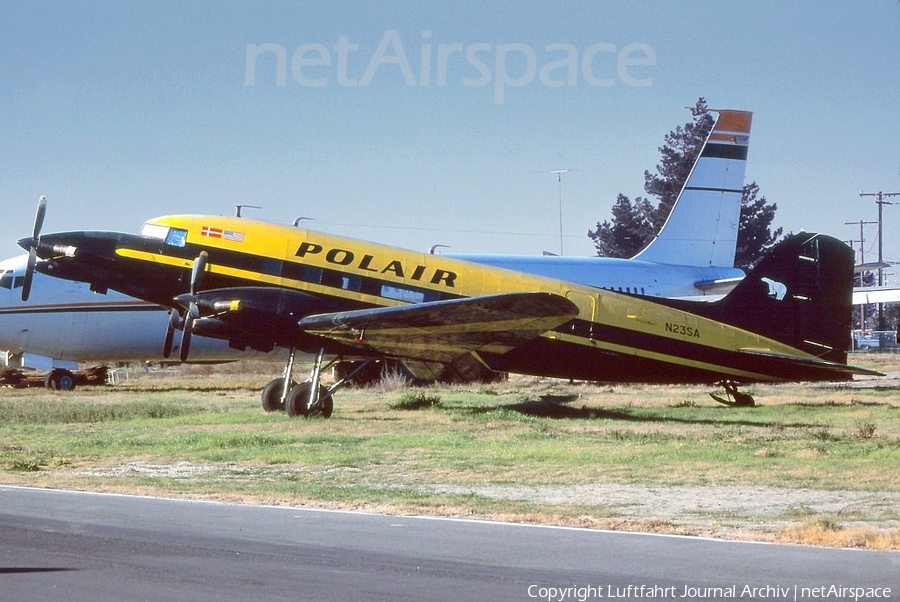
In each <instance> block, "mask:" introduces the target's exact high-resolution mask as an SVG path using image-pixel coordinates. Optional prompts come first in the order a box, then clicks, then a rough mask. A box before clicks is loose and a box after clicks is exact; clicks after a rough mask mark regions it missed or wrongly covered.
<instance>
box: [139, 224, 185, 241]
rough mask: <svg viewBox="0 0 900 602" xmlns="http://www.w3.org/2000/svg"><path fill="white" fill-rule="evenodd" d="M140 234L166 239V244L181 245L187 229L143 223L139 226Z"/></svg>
mask: <svg viewBox="0 0 900 602" xmlns="http://www.w3.org/2000/svg"><path fill="white" fill-rule="evenodd" d="M141 236H149V237H151V238H159V239H160V240H164V241H166V244H167V245H170V246H173V247H183V246H184V245H185V243H186V242H187V230H182V229H180V228H169V227H168V226H160V225H159V224H144V225H143V226H142V227H141Z"/></svg>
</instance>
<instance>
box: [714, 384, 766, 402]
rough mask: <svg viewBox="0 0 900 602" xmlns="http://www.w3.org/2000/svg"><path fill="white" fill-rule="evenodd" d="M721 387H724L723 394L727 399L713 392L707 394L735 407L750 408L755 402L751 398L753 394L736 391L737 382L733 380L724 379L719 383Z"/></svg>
mask: <svg viewBox="0 0 900 602" xmlns="http://www.w3.org/2000/svg"><path fill="white" fill-rule="evenodd" d="M719 384H720V385H721V386H722V388H723V389H725V395H726V396H727V399H725V398H723V397H719V396H718V395H716V394H715V393H710V394H709V396H710V397H712V398H713V399H715V400H716V401H718V402H719V403H721V404H724V405H727V406H731V407H735V408H752V407H753V406H755V405H756V402H755V401H754V400H753V396H752V395H750V394H749V393H741V392H740V391H738V384H737V383H736V382H734V381H730V380H726V381H722V382H721V383H719Z"/></svg>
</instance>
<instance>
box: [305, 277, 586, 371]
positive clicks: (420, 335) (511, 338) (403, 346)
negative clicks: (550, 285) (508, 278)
mask: <svg viewBox="0 0 900 602" xmlns="http://www.w3.org/2000/svg"><path fill="white" fill-rule="evenodd" d="M576 315H578V307H577V306H576V305H575V304H574V303H572V302H571V301H569V300H568V299H566V298H564V297H561V296H559V295H553V294H549V293H510V294H500V295H489V296H482V297H471V298H467V299H454V300H450V301H435V302H430V303H418V304H413V305H403V306H399V307H383V308H376V309H362V310H355V311H345V312H336V313H328V314H318V315H311V316H307V317H305V318H302V319H301V320H300V321H299V322H298V324H299V326H300V329H301V330H303V331H304V332H305V333H306V334H311V335H317V336H321V337H325V338H328V339H331V340H334V341H337V342H339V343H342V344H344V345H348V346H350V347H351V348H357V349H359V350H360V351H365V352H368V353H377V354H380V355H387V356H392V357H397V358H407V359H413V360H421V361H425V362H441V363H447V364H456V363H459V362H460V361H463V360H467V359H471V357H472V356H473V355H474V356H475V358H476V359H478V354H479V352H489V353H505V352H507V351H510V350H511V349H514V348H515V347H518V346H519V345H521V344H523V343H525V342H527V341H529V340H531V339H533V338H535V337H538V336H540V335H541V334H543V333H545V332H547V331H548V330H552V329H554V328H556V327H557V326H559V325H561V324H564V323H565V322H568V321H569V320H571V319H573V318H574V317H575V316H576ZM479 361H480V360H479Z"/></svg>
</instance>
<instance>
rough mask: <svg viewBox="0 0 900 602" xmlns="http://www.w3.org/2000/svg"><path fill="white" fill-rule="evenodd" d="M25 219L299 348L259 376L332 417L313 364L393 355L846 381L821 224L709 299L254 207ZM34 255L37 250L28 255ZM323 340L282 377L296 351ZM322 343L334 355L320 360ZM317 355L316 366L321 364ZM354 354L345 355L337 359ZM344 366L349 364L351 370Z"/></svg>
mask: <svg viewBox="0 0 900 602" xmlns="http://www.w3.org/2000/svg"><path fill="white" fill-rule="evenodd" d="M44 211H45V209H44V205H43V203H42V204H41V205H39V209H38V214H37V217H36V220H35V229H34V233H33V235H32V236H31V237H29V238H23V239H22V240H20V241H19V244H20V245H21V246H23V247H24V248H26V249H28V250H29V252H30V254H31V257H32V260H31V261H29V265H30V266H32V270H31V272H30V273H29V274H27V275H26V280H28V282H27V283H26V285H27V286H26V288H30V279H31V277H32V276H33V270H34V269H37V270H38V271H40V272H42V273H46V274H50V275H52V276H57V277H60V278H66V279H70V280H78V281H83V282H88V283H90V284H91V287H92V289H93V290H95V291H97V292H101V293H102V292H105V291H106V290H107V289H113V290H117V291H120V292H122V293H125V294H127V295H131V296H134V297H138V298H141V299H144V300H147V301H151V302H153V303H158V304H160V305H163V306H167V307H170V308H172V312H171V319H170V322H169V326H168V329H167V332H166V336H165V343H164V351H165V354H166V355H168V353H169V352H170V351H171V349H172V342H173V338H174V336H175V332H176V331H177V330H180V331H181V333H182V334H181V337H182V342H181V351H180V353H181V358H182V359H185V358H186V357H187V355H188V354H189V353H190V337H191V336H192V334H197V335H203V336H210V337H215V338H220V339H225V340H228V341H229V342H230V343H231V345H233V346H234V347H237V348H247V347H250V348H254V349H260V350H272V349H274V348H276V347H286V348H290V349H291V351H292V352H291V354H290V357H291V359H290V360H289V361H288V365H287V366H286V368H285V371H284V375H283V376H282V377H280V378H277V379H275V380H273V381H272V382H271V383H269V385H267V386H266V388H265V390H264V391H263V406H264V408H265V409H267V410H275V409H279V408H281V407H284V408H285V409H286V411H287V413H288V414H290V415H292V416H294V415H307V416H311V415H322V416H326V417H327V416H330V415H331V413H332V411H333V397H332V395H333V393H334V391H335V390H336V389H337V388H338V387H340V386H342V385H343V384H344V383H345V381H346V379H341V380H339V381H338V382H337V383H335V384H334V385H332V386H331V387H330V388H328V389H326V388H325V387H324V386H323V385H321V384H320V379H319V375H320V374H321V372H322V370H323V369H325V368H327V367H330V366H331V365H334V364H335V363H340V364H341V365H343V366H349V365H353V366H356V370H359V369H361V368H362V366H364V365H365V363H366V362H369V361H373V360H379V359H388V358H393V359H402V360H403V361H404V364H405V365H406V366H407V367H408V368H410V369H411V370H412V371H413V373H414V374H415V375H416V376H421V377H428V378H435V377H439V376H447V375H453V374H457V375H461V376H469V375H471V374H473V373H478V372H480V371H483V370H485V369H489V370H491V371H500V372H514V373H522V374H532V375H538V376H549V377H560V378H569V379H578V380H591V381H607V382H647V383H720V384H723V385H724V386H725V388H726V392H727V393H728V394H729V400H721V399H720V401H727V402H728V403H732V404H743V405H752V403H753V399H752V398H751V397H750V396H749V395H747V394H746V393H740V392H738V390H737V386H738V385H743V384H746V383H752V382H779V381H830V380H847V379H850V378H852V376H853V375H854V374H875V373H873V372H871V371H869V370H866V369H862V368H855V367H852V366H848V365H847V349H848V348H849V345H850V308H851V295H852V288H853V252H852V250H851V249H850V248H849V247H847V246H846V245H845V244H843V243H841V242H840V241H838V240H836V239H834V238H831V237H828V236H824V235H820V234H799V235H795V236H793V237H790V238H789V239H787V240H786V241H785V242H784V243H782V244H781V245H780V246H778V247H777V248H776V249H775V250H774V251H772V253H771V254H769V255H768V256H767V257H766V258H764V259H763V260H762V261H761V262H760V264H759V265H758V266H757V267H756V268H755V269H754V270H753V271H752V272H751V273H750V274H749V275H748V276H747V277H746V278H745V279H744V280H743V281H742V282H741V283H740V284H739V285H738V286H737V287H736V288H735V289H734V290H733V291H732V292H731V293H730V294H728V295H727V296H726V297H724V298H723V299H721V300H720V301H717V302H713V303H701V302H689V301H678V300H665V299H650V298H646V297H640V296H636V295H629V294H622V293H616V292H612V291H607V290H602V289H598V288H594V287H589V286H583V285H578V284H574V283H570V282H566V281H562V280H557V279H552V278H546V277H539V276H534V275H530V274H525V273H521V272H515V271H510V270H504V269H500V268H495V267H490V266H486V265H479V264H475V263H470V262H467V261H463V260H459V259H453V258H447V257H443V256H441V255H431V254H425V253H418V252H414V251H409V250H404V249H400V248H395V247H388V246H382V245H378V244H373V243H369V242H364V241H360V240H354V239H350V238H344V237H340V236H335V235H331V234H324V233H321V232H315V231H312V230H305V229H301V228H298V227H289V226H281V225H274V224H270V223H264V222H260V221H253V220H249V219H242V218H234V217H221V216H209V215H175V216H166V217H160V218H156V219H152V220H150V221H148V222H146V223H145V224H144V226H143V228H142V229H141V231H140V234H126V233H119V232H85V231H76V232H63V233H57V234H49V235H43V236H41V234H40V226H41V223H42V222H43V216H44ZM37 258H40V259H42V261H39V262H38V261H37ZM295 350H300V351H304V352H310V353H313V354H315V356H316V362H315V367H314V369H313V372H312V375H311V376H310V377H309V378H308V379H307V380H306V381H305V382H303V383H300V384H297V385H294V383H293V381H292V380H291V371H292V365H293V357H294V353H293V352H294V351H295ZM326 358H329V361H328V363H327V364H325V360H326ZM323 364H325V365H323ZM347 371H348V370H345V373H346V372H347ZM348 376H352V373H351V374H350V375H348Z"/></svg>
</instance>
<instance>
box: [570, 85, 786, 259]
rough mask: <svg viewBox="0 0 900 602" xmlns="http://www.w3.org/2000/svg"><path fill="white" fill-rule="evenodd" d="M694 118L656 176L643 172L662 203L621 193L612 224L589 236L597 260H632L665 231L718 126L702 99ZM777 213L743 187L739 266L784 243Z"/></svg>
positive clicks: (667, 147) (671, 138) (673, 140)
mask: <svg viewBox="0 0 900 602" xmlns="http://www.w3.org/2000/svg"><path fill="white" fill-rule="evenodd" d="M691 116H692V117H693V119H692V121H690V122H688V123H686V124H684V125H683V126H678V127H676V128H675V130H674V131H672V132H669V133H668V134H666V137H665V143H664V144H663V146H661V147H660V148H659V152H660V162H659V164H658V165H657V166H656V173H653V174H651V173H650V172H649V171H645V172H644V191H645V192H646V193H647V195H648V197H655V198H656V199H657V202H656V205H654V204H653V203H652V202H651V201H649V200H648V198H645V197H637V198H636V199H635V200H634V201H632V200H631V199H629V198H628V197H627V196H625V195H624V194H621V193H620V194H619V196H618V197H617V198H616V202H615V204H614V205H613V211H612V219H611V220H609V221H604V222H602V223H600V222H598V223H597V227H596V229H595V230H588V237H589V238H590V239H591V240H592V241H593V244H594V248H595V249H596V250H597V254H598V255H600V256H602V257H633V256H634V255H635V254H637V253H638V252H639V251H640V250H641V249H643V248H644V247H645V246H646V245H647V244H648V243H649V242H650V241H651V240H652V239H653V237H654V236H655V235H656V233H657V232H659V230H660V228H662V226H663V224H664V223H665V221H666V218H668V217H669V213H671V211H672V205H674V204H675V200H676V199H677V198H678V193H679V192H681V189H682V188H683V187H684V183H685V182H686V181H687V178H688V176H689V175H690V173H691V169H692V167H693V165H694V163H695V162H696V160H697V156H698V155H699V154H700V151H701V150H702V149H703V144H704V142H705V141H706V138H707V137H708V136H709V132H710V131H711V130H712V127H713V125H714V124H715V120H714V119H713V117H712V115H710V112H709V109H708V108H707V106H706V100H705V99H704V98H702V97H701V98H700V99H698V100H697V103H696V104H695V105H694V106H693V107H692V108H691ZM777 208H778V207H777V205H775V204H774V203H773V204H769V203H768V202H767V201H766V197H765V196H759V186H758V185H757V184H756V182H753V183H752V184H746V185H744V189H743V195H742V198H741V220H740V226H739V229H738V241H737V251H736V254H735V265H736V266H738V267H742V268H745V269H746V268H748V267H750V266H752V265H753V264H754V263H755V262H756V261H757V260H758V259H759V258H760V257H762V256H763V255H764V254H765V253H766V252H767V251H768V250H769V249H771V247H772V246H774V245H775V243H776V242H777V241H778V240H780V237H781V234H782V229H781V228H778V229H777V230H775V231H774V232H772V230H771V225H772V220H773V219H774V218H775V211H776V210H777Z"/></svg>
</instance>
